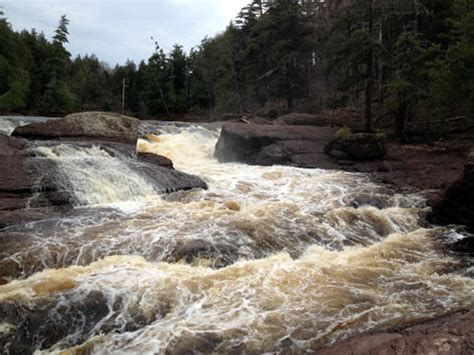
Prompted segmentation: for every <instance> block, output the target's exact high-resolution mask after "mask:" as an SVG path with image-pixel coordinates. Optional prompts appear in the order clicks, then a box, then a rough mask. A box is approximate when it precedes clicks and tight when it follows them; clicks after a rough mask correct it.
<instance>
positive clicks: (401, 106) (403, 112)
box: [395, 98, 408, 143]
mask: <svg viewBox="0 0 474 355" xmlns="http://www.w3.org/2000/svg"><path fill="white" fill-rule="evenodd" d="M407 112H408V102H407V101H406V100H405V99H403V98H400V99H399V100H398V107H397V111H396V114H395V121H396V122H395V127H396V133H397V136H398V139H399V140H400V142H401V143H408V137H407V136H406V133H405V123H406V118H407Z"/></svg>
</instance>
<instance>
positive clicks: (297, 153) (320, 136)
mask: <svg viewBox="0 0 474 355" xmlns="http://www.w3.org/2000/svg"><path fill="white" fill-rule="evenodd" d="M335 133H336V130H335V129H333V128H329V127H307V126H273V125H254V124H238V123H229V124H226V125H224V127H223V129H222V132H221V136H220V137H219V141H218V142H217V145H216V151H215V156H216V158H217V159H218V160H219V161H221V162H241V163H247V164H254V165H267V166H270V165H276V164H279V165H291V166H303V167H320V166H325V167H326V166H332V167H336V166H337V164H335V163H333V162H331V161H330V159H329V158H328V157H326V156H325V155H324V152H323V148H324V146H325V145H326V144H327V143H329V142H330V141H331V140H332V139H333V137H334V135H335Z"/></svg>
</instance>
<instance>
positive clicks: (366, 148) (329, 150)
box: [324, 133, 387, 161]
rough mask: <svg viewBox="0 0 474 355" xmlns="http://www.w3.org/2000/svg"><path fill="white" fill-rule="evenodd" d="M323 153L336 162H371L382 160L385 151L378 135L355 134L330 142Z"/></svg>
mask: <svg viewBox="0 0 474 355" xmlns="http://www.w3.org/2000/svg"><path fill="white" fill-rule="evenodd" d="M324 152H325V153H326V154H328V155H330V156H331V157H333V158H335V159H338V160H355V161H372V160H380V159H383V158H384V157H385V155H386V154H387V149H386V148H385V145H384V142H383V139H382V138H381V137H379V136H378V135H376V134H368V133H355V134H350V135H348V136H346V137H338V138H336V139H334V140H332V141H331V142H330V143H329V144H328V145H327V146H326V147H325V148H324Z"/></svg>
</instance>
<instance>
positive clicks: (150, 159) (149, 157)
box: [137, 152, 174, 169]
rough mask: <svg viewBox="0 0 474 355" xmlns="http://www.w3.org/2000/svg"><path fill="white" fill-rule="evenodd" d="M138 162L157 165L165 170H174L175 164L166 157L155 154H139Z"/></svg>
mask: <svg viewBox="0 0 474 355" xmlns="http://www.w3.org/2000/svg"><path fill="white" fill-rule="evenodd" d="M137 156H138V160H140V161H143V162H145V163H150V164H156V165H158V166H162V167H163V168H167V169H174V167H173V162H172V161H171V160H170V159H168V158H167V157H164V156H162V155H157V154H153V153H141V152H139V153H137Z"/></svg>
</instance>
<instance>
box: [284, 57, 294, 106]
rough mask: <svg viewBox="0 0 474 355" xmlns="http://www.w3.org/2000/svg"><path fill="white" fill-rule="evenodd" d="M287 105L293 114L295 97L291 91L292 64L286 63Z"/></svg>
mask: <svg viewBox="0 0 474 355" xmlns="http://www.w3.org/2000/svg"><path fill="white" fill-rule="evenodd" d="M285 79H286V80H285V81H286V83H285V89H286V103H287V107H288V112H293V109H294V102H293V95H292V90H291V78H290V63H286V78H285Z"/></svg>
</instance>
